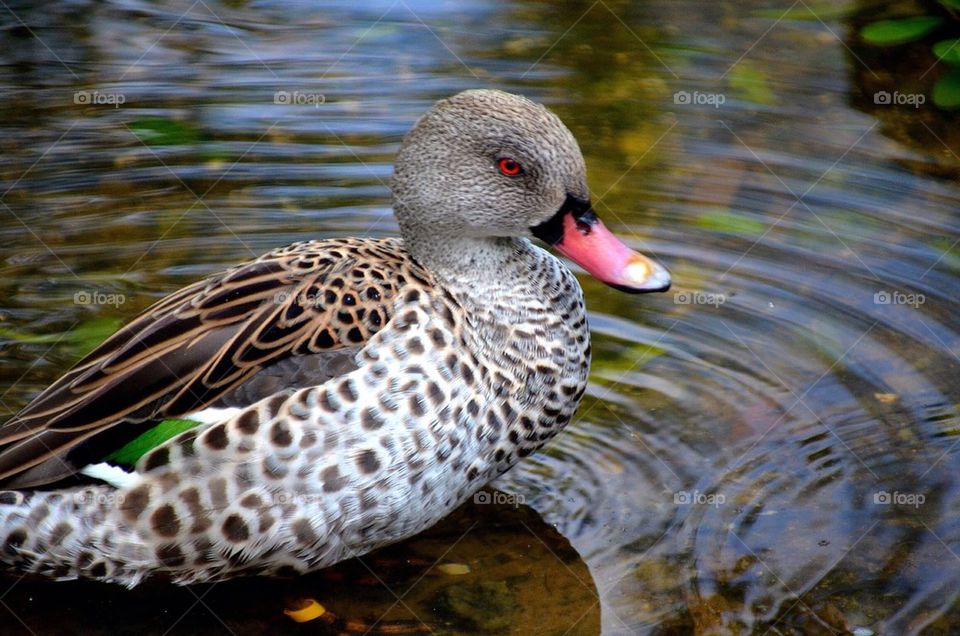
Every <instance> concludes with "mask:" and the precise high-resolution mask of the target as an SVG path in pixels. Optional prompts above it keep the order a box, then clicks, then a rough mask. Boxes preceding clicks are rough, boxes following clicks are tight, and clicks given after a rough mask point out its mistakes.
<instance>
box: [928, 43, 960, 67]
mask: <svg viewBox="0 0 960 636" xmlns="http://www.w3.org/2000/svg"><path fill="white" fill-rule="evenodd" d="M933 54H934V55H936V56H937V57H939V58H940V59H941V60H943V61H944V62H946V63H947V64H953V65H954V66H960V39H956V40H941V41H940V42H937V43H936V44H934V45H933Z"/></svg>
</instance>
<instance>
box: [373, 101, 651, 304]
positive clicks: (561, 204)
mask: <svg viewBox="0 0 960 636" xmlns="http://www.w3.org/2000/svg"><path fill="white" fill-rule="evenodd" d="M391 189H392V190H393V194H394V209H395V210H396V213H397V219H398V221H399V223H400V227H401V231H402V232H403V234H404V237H405V238H406V239H407V241H408V243H411V247H412V250H411V252H412V253H413V255H414V257H417V256H418V254H417V251H418V243H419V244H420V245H421V246H422V245H423V244H424V243H427V242H429V243H431V245H433V246H434V249H436V245H437V244H438V243H440V244H443V243H444V242H450V243H451V244H457V245H460V244H462V241H463V240H469V239H479V240H480V241H482V240H485V239H500V238H510V237H530V236H533V237H536V238H538V239H540V240H542V241H544V242H545V243H547V244H548V245H550V246H552V247H553V248H554V249H556V250H557V251H558V252H560V253H561V254H563V255H564V256H566V257H568V258H569V259H571V260H572V261H574V262H576V263H577V264H579V265H580V266H581V267H583V268H584V269H585V270H587V271H588V272H589V273H590V274H591V275H593V276H594V277H595V278H597V279H598V280H600V281H602V282H604V283H606V284H608V285H610V286H612V287H615V288H617V289H619V290H622V291H626V292H631V293H644V292H660V291H666V290H667V289H669V287H670V274H669V273H668V272H667V270H666V269H664V268H663V267H662V266H661V265H659V264H658V263H656V262H654V261H653V260H651V259H649V258H647V257H646V256H644V255H642V254H640V253H639V252H636V251H634V250H632V249H630V248H629V247H627V246H626V245H624V244H623V243H622V242H621V241H620V240H619V239H618V238H616V237H615V236H614V235H613V234H612V233H611V232H610V231H609V230H607V228H606V227H605V226H604V225H603V223H602V222H601V221H600V219H599V218H598V217H597V215H596V214H595V213H594V211H593V209H592V207H591V205H590V197H589V191H588V189H587V180H586V169H585V167H584V162H583V155H582V154H581V152H580V148H579V146H578V145H577V141H576V139H574V137H573V134H572V133H571V132H570V131H569V130H568V129H567V127H566V126H564V125H563V123H562V122H561V121H560V119H559V118H558V117H557V116H556V115H554V114H553V113H551V112H550V111H548V110H547V109H546V108H544V107H543V106H541V105H540V104H536V103H534V102H532V101H530V100H528V99H526V98H524V97H521V96H519V95H512V94H510V93H504V92H501V91H495V90H469V91H464V92H462V93H459V94H457V95H455V96H453V97H451V98H449V99H445V100H442V101H440V102H438V103H437V104H436V105H435V106H434V107H433V108H431V109H430V110H429V111H428V112H427V113H426V114H424V115H423V116H422V117H421V118H420V120H419V121H418V122H417V123H416V125H415V126H414V128H413V129H412V130H411V131H410V133H409V134H408V135H407V137H406V138H405V139H404V141H403V144H402V145H401V148H400V151H399V153H398V155H397V161H396V164H395V168H394V175H393V181H392V184H391ZM451 249H462V247H456V248H451Z"/></svg>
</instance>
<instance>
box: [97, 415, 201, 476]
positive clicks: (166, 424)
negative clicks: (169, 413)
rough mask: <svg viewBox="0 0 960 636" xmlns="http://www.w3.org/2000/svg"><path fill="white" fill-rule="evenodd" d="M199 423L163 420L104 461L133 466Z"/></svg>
mask: <svg viewBox="0 0 960 636" xmlns="http://www.w3.org/2000/svg"><path fill="white" fill-rule="evenodd" d="M198 424H199V423H198V422H193V421H191V420H163V421H162V422H160V423H159V424H157V425H156V426H154V427H153V428H151V429H149V430H148V431H146V432H145V433H143V434H141V435H140V436H139V437H137V438H136V439H134V440H133V441H131V442H129V443H128V444H127V445H126V446H124V447H123V448H121V449H120V450H117V451H114V452H112V453H110V454H109V455H107V456H106V457H105V458H104V460H105V461H109V462H116V463H117V464H123V465H125V466H133V465H134V464H136V463H137V461H139V459H140V458H141V457H143V456H144V455H146V454H147V453H148V452H150V451H151V450H153V449H154V448H156V447H157V446H160V445H161V444H163V443H164V442H166V441H167V440H168V439H171V438H173V437H176V436H177V435H179V434H180V433H182V432H184V431H189V430H190V429H191V428H193V427H195V426H197V425H198Z"/></svg>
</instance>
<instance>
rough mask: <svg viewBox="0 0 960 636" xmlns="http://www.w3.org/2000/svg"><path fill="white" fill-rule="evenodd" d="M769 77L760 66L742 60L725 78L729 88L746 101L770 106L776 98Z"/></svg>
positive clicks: (774, 102) (775, 101)
mask: <svg viewBox="0 0 960 636" xmlns="http://www.w3.org/2000/svg"><path fill="white" fill-rule="evenodd" d="M768 80H769V78H768V77H767V74H766V73H765V72H764V71H763V70H762V69H760V68H758V67H756V66H753V65H751V64H750V63H749V62H746V61H743V62H740V63H739V64H737V65H736V66H734V67H733V70H731V71H730V77H729V79H728V80H727V81H728V82H729V83H730V88H732V89H733V90H735V91H736V92H737V94H738V95H740V97H742V98H743V99H744V100H746V101H748V102H753V103H755V104H763V105H764V106H772V105H774V104H776V103H777V98H776V96H774V94H773V91H772V90H771V89H770V84H769V81H768Z"/></svg>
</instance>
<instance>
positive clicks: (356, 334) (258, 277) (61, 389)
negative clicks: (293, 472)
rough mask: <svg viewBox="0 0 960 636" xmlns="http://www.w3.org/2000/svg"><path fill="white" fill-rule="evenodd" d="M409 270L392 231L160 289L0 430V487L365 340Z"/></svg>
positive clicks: (44, 475)
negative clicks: (283, 364) (280, 365)
mask: <svg viewBox="0 0 960 636" xmlns="http://www.w3.org/2000/svg"><path fill="white" fill-rule="evenodd" d="M411 277H413V278H416V279H420V280H425V279H426V277H427V274H426V273H425V272H424V271H423V270H422V269H421V268H420V267H419V266H417V265H416V264H415V263H414V262H413V261H412V260H411V259H409V257H408V256H407V254H406V252H405V251H404V250H403V248H402V247H401V243H400V241H399V240H397V239H381V240H376V239H330V240H323V241H310V242H306V243H297V244H294V245H291V246H289V247H285V248H281V249H279V250H276V251H274V252H271V253H269V254H266V255H265V256H263V257H261V258H259V259H257V260H255V261H252V262H250V263H246V264H244V265H240V266H238V267H235V268H233V269H231V270H228V271H226V272H223V273H221V274H217V275H215V276H212V277H210V278H208V279H207V280H205V281H201V282H199V283H196V284H194V285H191V286H189V287H186V288H184V289H181V290H180V291H178V292H175V293H174V294H171V295H170V296H167V297H166V298H164V299H163V300H161V301H159V302H158V303H156V304H154V305H153V306H151V307H150V308H148V309H147V310H146V311H144V312H143V313H142V314H140V315H139V316H138V317H137V318H135V319H134V320H133V321H132V322H130V323H129V324H128V325H126V326H125V327H123V328H121V329H120V330H119V331H117V332H116V333H115V334H114V335H113V336H111V337H110V338H108V339H107V340H106V341H105V342H104V343H103V344H101V345H100V346H99V347H97V349H95V350H94V351H93V352H92V353H90V354H89V355H88V356H87V357H85V358H84V359H83V360H81V361H80V362H79V363H78V364H77V365H76V366H75V367H73V368H72V369H71V370H70V371H69V372H67V373H66V374H65V375H64V376H63V377H62V378H60V379H59V380H58V381H57V382H55V383H54V384H53V385H51V386H50V387H48V388H47V389H46V390H44V391H43V392H42V393H40V395H38V396H37V397H36V398H35V399H34V400H33V401H32V402H30V404H28V405H27V406H26V407H25V408H24V409H23V410H22V411H20V412H19V413H17V415H15V416H14V417H13V418H12V419H11V420H10V421H8V422H7V423H6V424H4V425H3V426H2V427H0V485H3V486H6V487H13V486H15V487H26V486H32V485H38V484H42V483H49V482H51V481H55V480H58V479H62V478H64V477H66V476H69V475H70V474H72V473H73V472H75V471H76V470H78V469H79V468H81V467H82V466H83V465H85V464H87V463H89V462H91V461H99V460H100V459H101V458H102V457H104V456H105V455H107V454H109V453H110V452H111V451H112V450H113V449H115V448H118V447H119V446H121V445H122V444H124V443H126V442H127V441H129V440H131V439H133V438H134V437H136V436H137V435H138V434H140V433H141V432H142V431H143V430H144V429H145V428H146V427H147V426H149V425H150V424H151V423H152V422H155V421H157V420H160V419H165V418H175V417H182V416H184V415H187V414H189V413H191V412H194V411H197V410H199V409H202V408H204V407H206V406H208V405H211V404H212V403H214V402H216V401H217V400H218V399H219V398H221V397H222V396H224V395H225V394H227V393H229V392H230V391H231V390H233V389H235V388H236V387H238V386H239V385H241V384H243V383H244V382H245V381H247V380H249V379H250V378H251V377H252V376H254V375H255V374H256V373H257V372H258V371H260V370H262V369H264V368H265V367H268V366H270V365H272V364H275V363H277V362H278V361H281V360H283V359H285V358H288V357H291V356H300V355H308V354H311V353H319V352H325V351H331V350H336V349H340V348H344V347H349V346H356V345H358V344H360V343H363V342H365V341H366V340H367V339H368V338H369V337H370V336H371V335H372V334H374V333H375V332H377V331H378V330H379V329H380V327H381V326H382V325H383V324H385V323H386V322H387V320H388V319H389V312H390V311H391V309H392V305H393V302H392V301H393V298H394V297H395V295H396V293H397V290H398V289H399V288H400V287H401V286H402V285H403V284H404V282H405V281H406V280H407V279H408V278H411ZM81 443H82V444H81Z"/></svg>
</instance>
